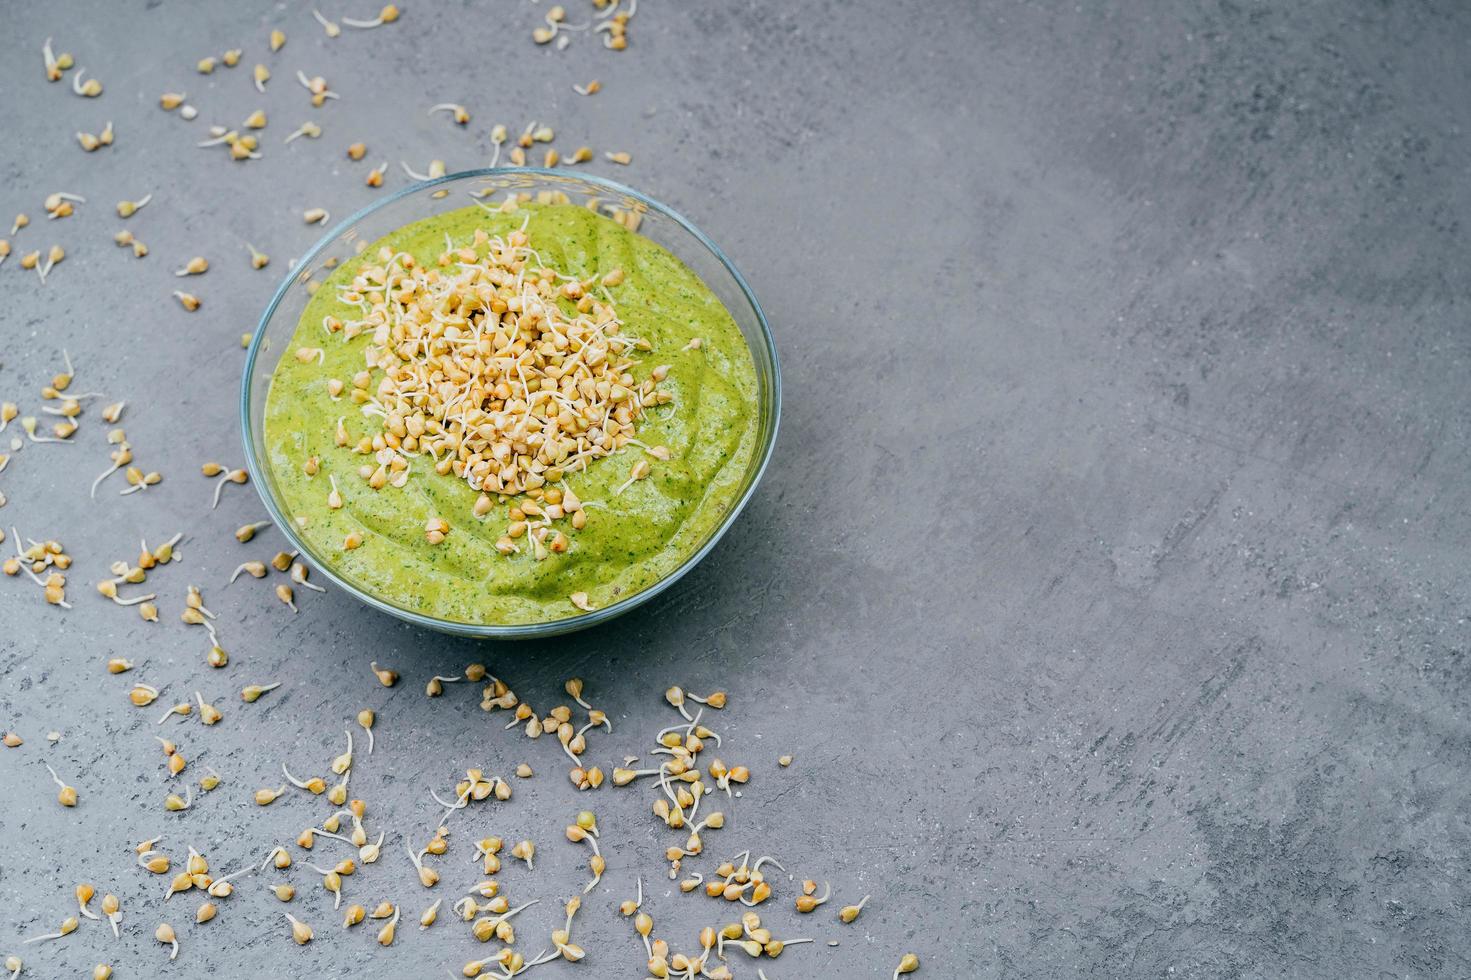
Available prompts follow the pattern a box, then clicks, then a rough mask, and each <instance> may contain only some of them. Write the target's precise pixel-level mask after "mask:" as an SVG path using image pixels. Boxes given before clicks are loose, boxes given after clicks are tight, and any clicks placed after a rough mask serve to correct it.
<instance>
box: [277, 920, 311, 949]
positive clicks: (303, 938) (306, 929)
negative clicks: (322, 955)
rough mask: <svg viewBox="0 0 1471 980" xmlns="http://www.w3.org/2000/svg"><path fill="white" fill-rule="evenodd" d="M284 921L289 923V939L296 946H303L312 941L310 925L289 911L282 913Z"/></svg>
mask: <svg viewBox="0 0 1471 980" xmlns="http://www.w3.org/2000/svg"><path fill="white" fill-rule="evenodd" d="M284 914H285V916H286V921H287V922H290V923H291V939H292V941H293V942H295V943H296V945H298V946H305V945H306V944H307V943H309V942H311V941H312V935H313V933H312V927H311V926H309V925H307V924H306V923H305V922H302V921H301V920H300V919H298V918H297V917H296V916H294V915H292V914H291V913H290V912H286V913H284Z"/></svg>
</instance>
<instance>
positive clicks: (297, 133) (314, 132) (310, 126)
mask: <svg viewBox="0 0 1471 980" xmlns="http://www.w3.org/2000/svg"><path fill="white" fill-rule="evenodd" d="M321 135H322V127H321V126H318V125H317V124H316V123H314V122H312V121H311V120H307V121H306V122H304V123H302V124H301V125H300V126H298V127H296V129H295V130H294V131H292V133H291V135H289V136H287V137H286V139H285V140H283V141H282V142H284V143H290V142H291V141H292V140H294V139H298V138H300V137H302V136H305V137H307V138H309V139H316V138H317V137H319V136H321Z"/></svg>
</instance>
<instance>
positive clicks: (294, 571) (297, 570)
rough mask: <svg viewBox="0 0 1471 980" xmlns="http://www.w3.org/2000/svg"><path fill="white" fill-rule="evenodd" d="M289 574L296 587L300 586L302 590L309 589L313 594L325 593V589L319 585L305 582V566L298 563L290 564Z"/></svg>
mask: <svg viewBox="0 0 1471 980" xmlns="http://www.w3.org/2000/svg"><path fill="white" fill-rule="evenodd" d="M289 574H290V576H291V581H293V582H295V583H296V584H297V585H299V586H301V587H302V588H304V589H311V590H312V591H313V592H326V591H327V590H326V589H324V588H322V587H321V586H320V585H317V584H316V583H315V582H308V581H307V579H306V577H307V567H306V566H305V565H303V564H302V563H301V562H299V561H298V562H292V564H291V571H290V573H289Z"/></svg>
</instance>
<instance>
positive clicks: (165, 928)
mask: <svg viewBox="0 0 1471 980" xmlns="http://www.w3.org/2000/svg"><path fill="white" fill-rule="evenodd" d="M153 938H154V939H157V940H158V941H159V942H161V943H163V944H164V945H166V946H172V947H173V949H171V950H170V951H169V959H170V960H174V959H177V958H178V956H179V937H178V936H177V935H176V934H175V933H174V927H173V926H171V925H169V924H168V923H167V922H163V923H160V924H159V926H158V928H157V929H155V930H153Z"/></svg>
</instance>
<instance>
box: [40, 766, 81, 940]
mask: <svg viewBox="0 0 1471 980" xmlns="http://www.w3.org/2000/svg"><path fill="white" fill-rule="evenodd" d="M45 765H46V771H47V772H49V773H51V781H52V782H54V783H56V785H57V787H59V789H60V792H58V793H57V794H56V802H58V803H60V804H61V805H62V806H64V807H74V806H76V805H77V791H76V789H75V788H74V787H72V786H68V785H67V784H66V783H65V782H63V781H62V779H61V777H60V776H58V775H57V774H56V770H55V769H52V768H51V766H50V764H49V763H46V764H45ZM63 935H65V933H63Z"/></svg>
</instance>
